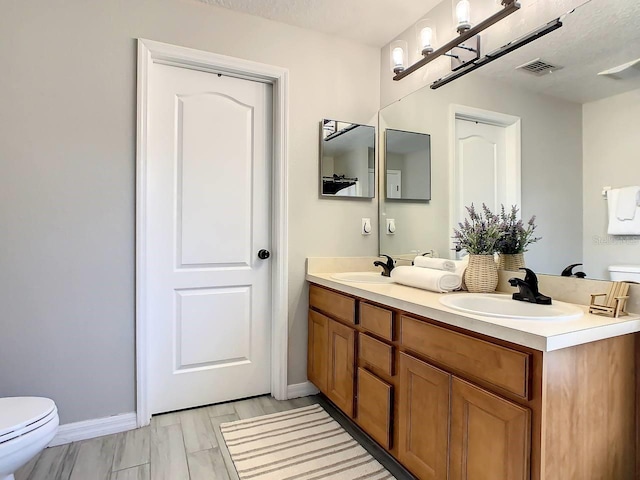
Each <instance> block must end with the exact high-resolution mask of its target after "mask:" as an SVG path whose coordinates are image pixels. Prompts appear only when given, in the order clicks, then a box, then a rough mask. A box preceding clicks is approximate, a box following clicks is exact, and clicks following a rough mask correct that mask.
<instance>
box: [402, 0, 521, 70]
mask: <svg viewBox="0 0 640 480" xmlns="http://www.w3.org/2000/svg"><path fill="white" fill-rule="evenodd" d="M465 2H466V4H465ZM460 4H462V5H460ZM501 5H502V10H500V11H498V12H496V13H494V14H493V15H491V16H490V17H488V18H486V19H485V20H483V21H482V22H480V23H478V24H477V25H475V26H472V25H471V5H470V4H469V0H460V1H459V2H458V4H456V17H457V20H458V27H457V30H458V32H459V33H460V35H459V36H458V37H457V38H454V39H453V40H451V41H450V42H447V43H446V44H444V45H442V46H441V47H440V48H438V49H436V50H433V51H431V52H427V53H424V52H423V58H421V59H420V60H418V61H417V62H416V63H414V64H413V65H411V66H409V67H405V65H406V63H404V64H403V65H402V69H401V70H399V69H398V70H396V68H395V67H393V52H394V44H396V43H397V42H402V41H401V40H396V41H395V42H392V43H391V54H392V70H393V72H394V73H395V74H396V75H395V76H394V77H393V79H394V80H396V81H397V80H402V79H403V78H404V77H406V76H407V75H410V74H412V73H413V72H415V71H416V70H418V69H419V68H421V67H424V66H425V65H427V64H428V63H430V62H432V61H434V60H435V59H436V58H438V57H441V56H442V55H445V54H448V53H449V52H451V51H452V50H453V49H454V48H462V50H466V51H475V50H477V52H475V53H477V57H476V59H477V58H479V55H480V52H479V48H478V47H477V46H476V42H475V40H474V41H473V43H472V44H471V45H467V44H465V42H466V41H467V40H469V39H473V37H477V35H478V34H479V33H480V32H482V31H483V30H486V29H487V28H489V27H490V26H491V25H493V24H495V23H497V22H499V21H500V20H502V19H503V18H505V17H508V16H509V15H511V14H512V13H515V12H516V11H518V10H519V9H520V2H519V1H518V0H501ZM458 6H460V16H458ZM460 20H463V21H460ZM467 25H468V26H469V28H466V26H467ZM404 44H405V45H406V42H404ZM477 44H478V45H479V41H478V42H477ZM406 51H407V50H406V47H405V49H404V54H405V62H406ZM451 55H457V54H456V53H455V52H453V53H450V56H451ZM458 56H459V55H458ZM467 63H468V61H467V62H462V65H460V66H458V67H457V68H462V67H463V66H464V65H466V64H467Z"/></svg>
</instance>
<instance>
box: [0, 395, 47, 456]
mask: <svg viewBox="0 0 640 480" xmlns="http://www.w3.org/2000/svg"><path fill="white" fill-rule="evenodd" d="M57 415H58V410H57V408H56V405H55V403H54V402H53V400H50V399H48V398H42V397H6V398H0V445H2V444H3V443H5V442H8V441H10V440H12V439H14V438H16V437H19V436H21V435H24V434H26V433H28V432H31V431H33V430H36V429H37V428H40V427H42V426H43V425H46V424H47V423H49V422H50V421H51V420H52V419H54V418H55V417H57Z"/></svg>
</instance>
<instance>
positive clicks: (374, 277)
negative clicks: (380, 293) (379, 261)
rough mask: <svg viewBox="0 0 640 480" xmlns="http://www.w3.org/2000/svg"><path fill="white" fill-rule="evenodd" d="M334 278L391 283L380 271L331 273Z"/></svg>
mask: <svg viewBox="0 0 640 480" xmlns="http://www.w3.org/2000/svg"><path fill="white" fill-rule="evenodd" d="M331 278H333V279H334V280H340V281H341V282H356V283H392V280H391V278H389V277H384V276H382V275H381V274H380V272H343V273H334V274H333V275H331Z"/></svg>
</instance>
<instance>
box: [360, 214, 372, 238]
mask: <svg viewBox="0 0 640 480" xmlns="http://www.w3.org/2000/svg"><path fill="white" fill-rule="evenodd" d="M360 233H362V235H371V219H370V218H363V219H362V230H361V231H360Z"/></svg>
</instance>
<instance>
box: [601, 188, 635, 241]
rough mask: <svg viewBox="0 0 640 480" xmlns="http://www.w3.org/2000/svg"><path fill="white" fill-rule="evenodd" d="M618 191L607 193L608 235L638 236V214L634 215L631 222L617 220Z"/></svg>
mask: <svg viewBox="0 0 640 480" xmlns="http://www.w3.org/2000/svg"><path fill="white" fill-rule="evenodd" d="M619 193H620V189H613V190H609V191H608V192H607V201H608V210H609V228H608V229H607V232H608V233H609V235H640V214H636V215H634V217H633V220H618V217H617V216H616V212H617V205H618V194H619Z"/></svg>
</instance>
